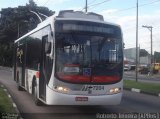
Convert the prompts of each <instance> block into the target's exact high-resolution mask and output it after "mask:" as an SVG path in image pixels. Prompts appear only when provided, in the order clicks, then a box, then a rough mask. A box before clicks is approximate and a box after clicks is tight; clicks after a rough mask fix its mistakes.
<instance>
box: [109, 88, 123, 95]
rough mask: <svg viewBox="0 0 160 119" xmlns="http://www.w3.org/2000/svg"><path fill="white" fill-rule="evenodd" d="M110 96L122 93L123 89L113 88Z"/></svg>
mask: <svg viewBox="0 0 160 119" xmlns="http://www.w3.org/2000/svg"><path fill="white" fill-rule="evenodd" d="M109 92H110V94H114V93H119V92H121V88H112V89H110V90H109Z"/></svg>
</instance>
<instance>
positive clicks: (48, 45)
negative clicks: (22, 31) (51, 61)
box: [45, 42, 51, 54]
mask: <svg viewBox="0 0 160 119" xmlns="http://www.w3.org/2000/svg"><path fill="white" fill-rule="evenodd" d="M45 53H46V54H50V53H51V42H46V43H45Z"/></svg>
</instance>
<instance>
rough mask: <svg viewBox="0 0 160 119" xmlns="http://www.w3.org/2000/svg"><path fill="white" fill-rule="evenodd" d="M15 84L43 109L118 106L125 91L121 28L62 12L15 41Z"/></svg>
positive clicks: (89, 15)
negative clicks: (49, 106) (64, 106)
mask: <svg viewBox="0 0 160 119" xmlns="http://www.w3.org/2000/svg"><path fill="white" fill-rule="evenodd" d="M14 59H15V61H14V80H15V81H16V82H17V85H18V89H19V90H22V89H23V90H26V91H28V92H29V93H30V94H33V95H34V97H35V103H36V104H37V105H38V104H40V102H43V103H44V104H47V105H117V104H119V103H120V101H121V97H122V91H123V80H122V76H123V40H122V33H121V29H120V26H118V25H115V24H111V23H108V22H104V21H103V17H102V16H101V15H97V14H95V13H87V14H85V13H83V12H74V11H61V12H60V13H59V15H58V16H51V17H49V18H47V19H46V20H45V21H43V22H42V23H40V24H39V25H38V26H37V27H36V28H35V29H34V30H32V31H31V32H29V33H27V34H26V35H24V36H22V37H21V38H19V39H17V40H16V41H15V58H14Z"/></svg>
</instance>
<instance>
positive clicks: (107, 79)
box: [92, 76, 120, 83]
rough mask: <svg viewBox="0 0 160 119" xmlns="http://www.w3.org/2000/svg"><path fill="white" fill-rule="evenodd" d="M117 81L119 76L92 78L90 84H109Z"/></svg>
mask: <svg viewBox="0 0 160 119" xmlns="http://www.w3.org/2000/svg"><path fill="white" fill-rule="evenodd" d="M119 80H120V77H119V76H93V78H92V82H95V83H110V82H115V81H119Z"/></svg>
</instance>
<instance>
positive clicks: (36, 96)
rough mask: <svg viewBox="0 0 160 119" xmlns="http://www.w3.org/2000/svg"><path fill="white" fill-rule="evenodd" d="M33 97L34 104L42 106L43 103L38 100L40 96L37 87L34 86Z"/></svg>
mask: <svg viewBox="0 0 160 119" xmlns="http://www.w3.org/2000/svg"><path fill="white" fill-rule="evenodd" d="M33 95H34V102H35V104H36V105H37V106H41V105H42V102H41V101H40V100H39V99H38V94H37V86H36V85H34V86H33Z"/></svg>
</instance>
